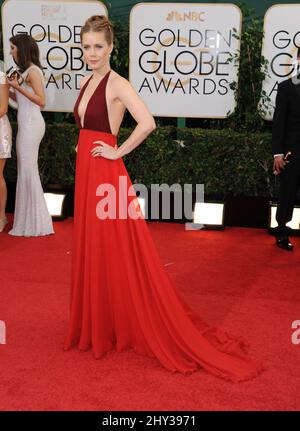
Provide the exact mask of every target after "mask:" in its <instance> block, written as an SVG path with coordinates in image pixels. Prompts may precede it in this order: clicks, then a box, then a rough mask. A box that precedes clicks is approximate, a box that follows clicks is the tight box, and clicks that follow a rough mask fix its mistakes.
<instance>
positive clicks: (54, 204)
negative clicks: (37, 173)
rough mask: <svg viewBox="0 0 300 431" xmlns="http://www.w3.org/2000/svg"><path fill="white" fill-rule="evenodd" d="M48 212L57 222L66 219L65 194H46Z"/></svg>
mask: <svg viewBox="0 0 300 431" xmlns="http://www.w3.org/2000/svg"><path fill="white" fill-rule="evenodd" d="M44 196H45V200H46V204H47V207H48V211H49V213H50V215H51V216H52V218H54V219H55V220H62V219H64V218H65V214H64V202H65V198H66V194H65V193H44Z"/></svg>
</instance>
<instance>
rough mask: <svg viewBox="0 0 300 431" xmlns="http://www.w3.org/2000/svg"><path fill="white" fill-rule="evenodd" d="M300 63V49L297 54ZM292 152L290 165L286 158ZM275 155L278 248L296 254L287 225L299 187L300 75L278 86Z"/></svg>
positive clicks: (273, 147) (274, 136)
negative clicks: (277, 181)
mask: <svg viewBox="0 0 300 431" xmlns="http://www.w3.org/2000/svg"><path fill="white" fill-rule="evenodd" d="M297 60H298V62H300V48H299V49H298V52H297ZM289 151H290V152H291V155H290V157H289V161H288V162H285V160H284V156H285V155H286V154H287V153H288V152H289ZM272 152H273V156H274V173H275V174H279V179H280V188H279V197H278V206H277V212H276V220H277V223H278V228H277V232H276V244H277V246H278V247H280V248H283V249H284V250H293V245H292V244H291V242H290V240H289V237H288V228H287V227H286V224H287V223H288V222H289V221H290V220H291V219H292V216H293V210H294V205H295V201H296V196H297V190H298V188H299V185H300V75H299V74H298V75H297V76H294V77H292V78H290V79H287V80H285V81H283V82H281V83H280V84H279V85H278V92H277V97H276V108H275V112H274V118H273V133H272Z"/></svg>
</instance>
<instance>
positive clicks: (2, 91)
mask: <svg viewBox="0 0 300 431" xmlns="http://www.w3.org/2000/svg"><path fill="white" fill-rule="evenodd" d="M8 98H9V86H8V84H0V118H1V117H3V115H5V114H6V113H7V110H8Z"/></svg>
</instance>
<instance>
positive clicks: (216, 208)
mask: <svg viewBox="0 0 300 431" xmlns="http://www.w3.org/2000/svg"><path fill="white" fill-rule="evenodd" d="M224 209H225V205H224V203H223V202H196V203H195V207H194V220H193V223H186V229H187V230H198V229H214V230H223V229H224V227H225V226H224Z"/></svg>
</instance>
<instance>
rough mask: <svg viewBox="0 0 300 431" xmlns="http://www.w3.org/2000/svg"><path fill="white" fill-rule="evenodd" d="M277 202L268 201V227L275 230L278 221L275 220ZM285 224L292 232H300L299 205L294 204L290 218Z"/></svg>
mask: <svg viewBox="0 0 300 431" xmlns="http://www.w3.org/2000/svg"><path fill="white" fill-rule="evenodd" d="M276 211H277V204H276V203H274V202H270V206H269V226H268V227H269V229H270V230H271V231H272V230H276V228H277V227H278V223H277V221H276ZM287 226H288V227H289V228H290V229H291V230H292V231H293V232H294V233H300V206H295V207H294V211H293V217H292V220H291V221H290V222H289V223H287Z"/></svg>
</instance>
